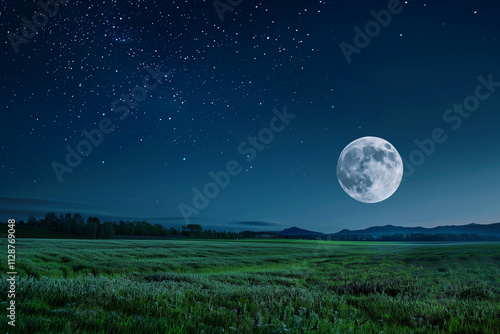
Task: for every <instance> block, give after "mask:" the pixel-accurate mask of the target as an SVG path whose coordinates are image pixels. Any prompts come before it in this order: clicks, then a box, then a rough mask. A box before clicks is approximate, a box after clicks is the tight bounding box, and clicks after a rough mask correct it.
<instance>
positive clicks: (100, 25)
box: [0, 0, 500, 233]
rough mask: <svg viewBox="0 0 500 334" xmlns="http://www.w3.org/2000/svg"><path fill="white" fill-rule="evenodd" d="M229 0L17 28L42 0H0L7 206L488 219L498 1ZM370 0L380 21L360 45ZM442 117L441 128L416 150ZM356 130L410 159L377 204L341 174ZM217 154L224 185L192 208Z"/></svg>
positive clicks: (303, 223)
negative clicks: (350, 187)
mask: <svg viewBox="0 0 500 334" xmlns="http://www.w3.org/2000/svg"><path fill="white" fill-rule="evenodd" d="M42 2H47V0H42ZM227 3H228V2H227V1H226V0H222V1H220V2H217V3H216V4H217V5H218V8H219V14H220V16H221V17H222V18H223V20H221V19H220V17H219V15H218V13H217V10H216V9H215V8H214V4H213V2H212V1H202V0H198V1H159V0H142V1H141V0H130V1H125V0H106V1H103V0H100V1H97V0H96V1H94V0H91V1H68V2H67V3H63V1H60V4H59V5H58V9H57V10H56V9H55V8H54V6H46V11H47V12H48V13H49V14H52V16H49V15H45V16H43V15H38V16H36V17H35V20H37V22H38V24H39V25H40V27H35V28H33V29H36V30H37V31H38V33H37V34H34V33H33V32H32V29H31V28H29V27H28V28H26V29H25V31H24V33H25V37H23V32H22V27H23V25H25V23H23V19H22V18H23V17H25V18H26V20H25V21H26V22H28V25H30V24H31V23H29V22H30V21H31V22H32V21H33V14H34V13H35V12H37V11H40V10H42V9H41V7H40V5H39V4H37V3H36V2H34V1H23V2H20V1H1V2H0V28H1V29H0V30H1V32H2V34H3V39H4V43H3V44H2V50H1V52H0V57H1V90H0V108H1V110H2V112H1V116H0V117H1V118H0V124H1V131H0V136H1V137H0V199H1V207H0V220H6V219H8V218H17V219H26V218H27V216H28V215H35V216H39V217H42V216H43V215H44V214H45V212H47V211H55V212H57V213H61V212H63V213H64V212H73V213H74V212H79V213H81V214H82V215H83V216H84V217H88V216H90V215H92V216H98V217H100V218H101V219H104V220H111V221H117V220H119V219H130V220H133V219H141V220H142V219H145V220H148V221H150V222H151V223H164V224H165V225H166V226H180V225H181V224H184V223H186V222H187V221H185V220H184V219H183V218H182V211H183V210H186V208H188V207H189V208H191V209H189V210H192V211H190V212H191V215H190V220H189V221H190V222H191V223H200V224H201V225H202V226H203V227H205V228H217V229H226V230H243V229H253V230H281V229H283V228H288V227H291V226H297V227H301V228H306V229H310V230H315V231H319V232H328V233H330V232H337V231H339V230H341V229H344V228H348V229H359V228H366V227H369V226H374V225H385V224H393V225H402V226H426V227H431V226H436V225H446V224H457V225H459V224H467V223H472V222H476V223H494V222H498V221H500V206H499V205H498V198H499V195H500V154H499V143H500V140H499V135H498V133H499V131H498V127H499V124H500V113H499V108H500V66H499V55H500V34H499V32H500V25H499V24H498V17H499V13H500V11H499V10H500V5H499V4H497V3H496V2H494V1H486V0H483V1H427V2H426V1H418V0H413V1H407V2H401V3H398V2H397V1H394V0H391V1H390V2H389V3H388V2H387V1H359V0H358V1H352V0H342V1H282V0H280V1H269V2H255V1H250V0H243V1H239V0H238V1H237V0H231V1H229V3H233V5H235V6H229V5H227ZM224 6H225V7H224ZM231 7H233V10H232V11H231V10H227V9H229V8H231ZM225 9H226V10H227V11H224V10H225ZM389 10H391V11H392V12H393V13H392V14H391V12H390V11H389ZM56 11H57V12H56ZM222 11H224V12H222ZM371 11H373V12H372V13H371ZM380 11H384V12H385V13H389V15H390V22H387V21H388V20H387V17H385V19H386V21H381V22H382V23H384V25H385V27H383V26H382V25H381V24H379V23H377V24H371V25H370V24H369V25H368V27H369V29H374V30H371V31H369V34H371V35H372V36H373V37H369V36H367V37H368V38H369V39H370V40H369V42H367V41H366V40H363V38H358V40H357V42H358V43H357V45H358V46H362V47H356V41H355V36H356V35H357V34H358V33H357V31H362V33H363V34H365V33H366V32H365V28H366V24H367V23H369V22H370V21H374V20H375V18H374V16H373V13H375V14H376V13H380ZM376 15H377V14H376ZM379 19H380V20H383V19H384V17H383V16H381V17H379ZM356 27H358V28H359V30H355V28H356ZM377 27H378V28H379V29H378V30H376V29H377ZM358 37H359V36H358ZM346 45H349V46H346ZM341 46H343V47H341ZM346 50H348V51H346ZM16 51H17V52H16ZM346 55H347V57H346ZM488 82H489V83H488ZM479 85H482V86H481V87H479V88H478V86H479ZM144 86H147V87H148V89H146V88H144ZM478 94H479V95H478ZM132 95H133V96H134V97H135V98H136V99H135V100H134V99H133V97H132ZM478 97H480V98H478ZM478 101H479V102H478ZM476 102H478V105H475V104H476ZM467 103H468V105H467V108H468V109H465V108H464V107H462V109H461V110H460V106H454V105H459V104H462V105H463V104H467ZM469 109H470V110H472V111H470V112H469V111H467V110H469ZM270 127H271V128H273V129H274V130H271V131H269V129H270ZM96 129H97V130H96ZM263 129H265V130H263ZM435 129H438V130H437V131H438V132H440V133H441V135H440V136H439V137H440V139H441V141H442V139H443V137H445V138H446V140H445V141H444V142H440V143H436V142H435V141H434V146H435V148H434V149H433V150H432V151H434V152H431V151H428V152H427V153H429V154H428V155H425V152H424V153H415V150H417V149H419V147H418V146H417V144H416V140H417V141H418V140H420V141H425V140H427V141H426V143H429V140H432V139H431V138H433V132H435ZM439 129H441V130H439ZM111 130H112V131H111ZM104 131H106V132H104ZM83 132H84V133H87V136H90V137H91V139H88V138H87V137H85V135H84V134H83ZM100 133H102V135H100ZM259 134H260V135H261V137H259ZM365 136H375V137H380V138H383V139H385V140H387V141H389V142H390V143H391V144H392V145H394V147H395V148H396V149H397V150H398V152H399V153H400V155H401V157H402V158H403V159H404V163H405V175H404V178H403V183H401V185H400V186H399V188H398V190H397V191H396V192H395V193H394V195H393V196H392V197H390V198H388V199H387V200H385V201H383V202H380V203H375V204H364V203H360V202H357V201H355V200H354V199H352V198H351V197H349V196H348V195H347V194H346V193H345V192H344V191H343V189H342V188H341V186H340V185H339V182H338V180H337V175H336V166H337V160H338V158H339V155H340V153H341V151H342V150H343V148H344V147H345V146H346V145H348V144H349V143H350V142H352V141H353V140H355V139H357V138H360V137H365ZM252 137H257V139H256V140H255V139H254V140H253V144H252ZM259 138H263V141H261V139H259ZM264 138H265V139H264ZM84 140H87V143H85V142H84V143H83V144H81V145H80V147H79V148H78V145H79V143H80V142H82V141H84ZM92 141H93V143H94V144H92ZM89 143H90V147H89V146H88V144H89ZM252 145H254V146H252ZM430 146H432V145H431V144H429V145H428V146H427V149H430V148H431V147H430ZM68 149H69V150H70V151H72V152H74V154H73V155H72V158H70V162H71V163H72V164H73V167H71V166H69V165H68V162H67V161H66V156H67V154H68ZM79 149H81V150H82V152H83V153H85V152H86V153H87V156H82V155H81V154H78V153H77V152H76V151H77V150H79ZM90 150H91V152H90ZM421 151H422V150H421ZM75 154H76V155H75ZM70 155H71V154H70ZM422 157H424V158H423V159H422ZM80 160H81V161H80ZM249 160H250V161H249ZM228 169H229V170H230V171H231V173H232V174H233V175H230V174H229V173H227V172H222V173H220V172H221V171H226V170H228ZM210 172H213V173H214V174H218V175H219V176H220V177H221V178H220V179H219V182H220V184H221V185H222V186H224V187H222V186H217V191H216V190H214V188H213V187H212V188H211V189H209V191H212V193H211V194H212V195H213V194H216V196H212V197H213V198H210V199H207V200H208V203H206V202H205V203H197V205H198V209H197V208H196V207H195V206H194V204H193V198H194V196H195V191H194V190H193V189H198V190H200V191H201V192H203V191H204V190H203V189H204V187H205V185H207V184H209V183H210V182H213V178H212V177H211V176H210ZM225 173H227V174H225ZM58 174H59V176H58ZM227 175H229V178H230V179H229V180H228V179H227V178H224V177H222V176H227ZM209 188H210V187H209ZM201 202H203V201H201ZM202 206H203V208H202Z"/></svg>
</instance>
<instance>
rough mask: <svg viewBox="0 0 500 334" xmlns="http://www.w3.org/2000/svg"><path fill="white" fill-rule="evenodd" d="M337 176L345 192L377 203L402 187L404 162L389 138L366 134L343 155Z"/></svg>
mask: <svg viewBox="0 0 500 334" xmlns="http://www.w3.org/2000/svg"><path fill="white" fill-rule="evenodd" d="M337 177H338V179H339V182H340V185H341V186H342V188H343V189H344V191H345V192H346V193H347V194H348V195H349V196H351V197H352V198H354V199H355V200H357V201H360V202H363V203H377V202H381V201H383V200H385V199H387V198H389V197H390V196H391V195H392V194H394V192H395V191H396V189H398V187H399V184H400V183H401V179H402V177H403V161H402V160H401V156H400V155H399V153H398V151H397V150H396V149H395V148H394V146H392V145H391V144H390V143H389V142H387V141H386V140H384V139H381V138H377V137H363V138H360V139H357V140H355V141H353V142H352V143H350V144H349V145H347V146H346V148H344V150H343V151H342V153H341V154H340V157H339V161H338V163H337Z"/></svg>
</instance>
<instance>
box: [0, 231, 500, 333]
mask: <svg viewBox="0 0 500 334" xmlns="http://www.w3.org/2000/svg"><path fill="white" fill-rule="evenodd" d="M4 240H5V239H4ZM4 240H3V241H2V247H1V248H2V249H4V250H5V249H6V248H7V247H6V242H5V241H4ZM15 245H16V269H17V271H18V273H19V274H20V276H21V277H20V279H19V281H18V282H17V289H18V290H17V293H16V305H17V306H18V308H17V310H16V312H17V319H16V327H15V329H13V328H12V327H10V326H7V323H6V321H5V318H6V317H5V312H6V311H5V308H6V305H7V304H6V302H5V301H6V300H7V281H6V278H7V277H5V276H4V277H2V280H1V282H0V290H1V291H0V300H1V301H2V309H3V310H4V311H3V315H2V322H1V328H0V330H2V331H5V332H8V333H205V334H208V333H377V334H378V333H381V332H383V333H384V334H388V333H398V334H400V333H500V244H498V243H496V244H495V243H489V244H484V243H470V244H453V243H450V244H410V243H382V242H371V243H370V242H328V241H324V242H317V241H300V240H234V241H222V240H106V241H103V240H51V239H45V240H36V239H18V240H17V242H16V244H15ZM6 258H7V256H6V255H4V256H2V257H1V269H2V273H6V272H7V269H6Z"/></svg>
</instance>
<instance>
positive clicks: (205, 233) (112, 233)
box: [19, 212, 243, 239]
mask: <svg viewBox="0 0 500 334" xmlns="http://www.w3.org/2000/svg"><path fill="white" fill-rule="evenodd" d="M19 223H20V224H27V225H29V226H33V227H37V228H42V229H46V230H49V231H54V232H58V233H62V234H66V235H74V236H77V237H82V238H88V239H111V238H117V237H118V236H153V237H191V238H204V239H236V238H242V237H243V234H242V233H236V232H226V231H224V232H220V231H215V230H203V229H202V227H201V225H199V224H187V225H184V226H181V227H177V228H175V227H170V228H168V227H164V226H163V225H161V224H154V225H153V224H150V223H148V222H147V221H123V220H120V221H119V222H118V223H116V222H110V221H103V222H101V220H100V219H99V218H98V217H88V218H87V219H84V217H83V216H82V215H81V214H79V213H75V214H71V213H66V214H59V215H56V214H55V213H54V212H48V213H47V214H45V217H44V218H40V219H37V218H36V217H34V216H30V217H28V220H27V222H26V223H25V222H24V221H20V222H19Z"/></svg>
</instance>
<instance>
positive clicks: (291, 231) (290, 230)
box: [275, 227, 325, 236]
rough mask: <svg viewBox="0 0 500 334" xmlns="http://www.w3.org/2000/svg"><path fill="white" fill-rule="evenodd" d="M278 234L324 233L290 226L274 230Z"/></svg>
mask: <svg viewBox="0 0 500 334" xmlns="http://www.w3.org/2000/svg"><path fill="white" fill-rule="evenodd" d="M275 233H277V234H279V235H285V236H293V235H325V234H324V233H321V232H314V231H308V230H304V229H301V228H298V227H290V228H286V229H284V230H283V231H281V232H275Z"/></svg>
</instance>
